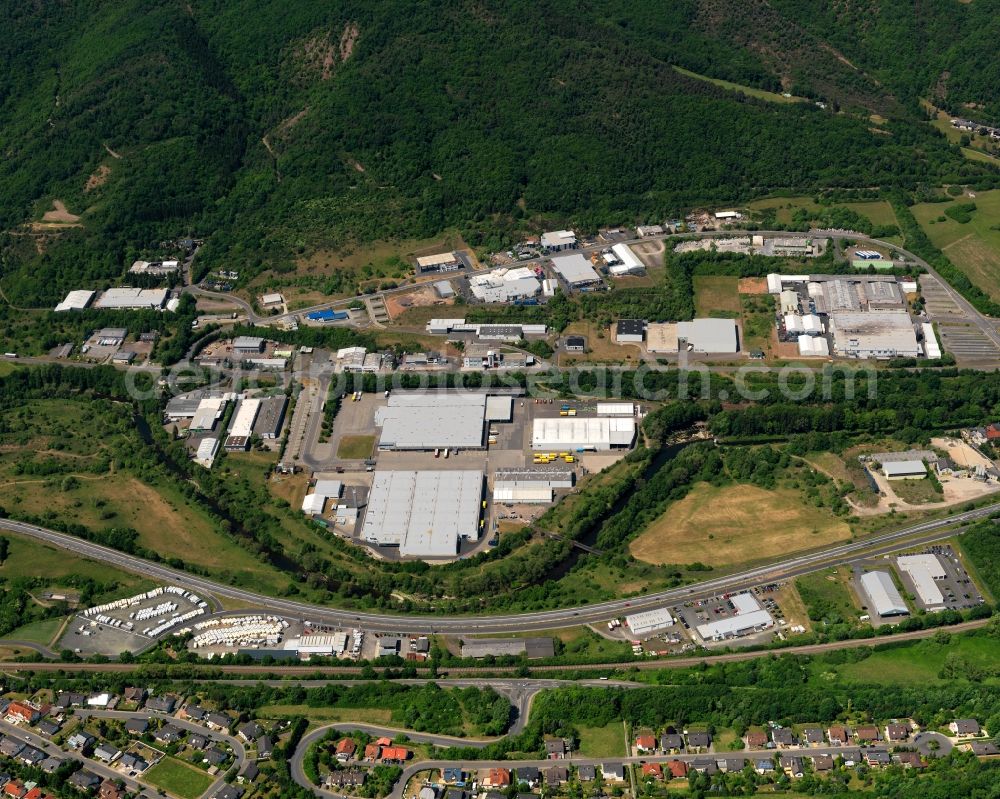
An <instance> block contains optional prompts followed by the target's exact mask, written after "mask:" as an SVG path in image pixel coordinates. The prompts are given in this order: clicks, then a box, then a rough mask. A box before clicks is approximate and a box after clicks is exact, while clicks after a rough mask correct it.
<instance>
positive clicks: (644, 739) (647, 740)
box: [635, 734, 656, 752]
mask: <svg viewBox="0 0 1000 799" xmlns="http://www.w3.org/2000/svg"><path fill="white" fill-rule="evenodd" d="M635 748H636V751H637V752H655V751H656V736H655V735H653V734H649V735H637V736H636V738H635Z"/></svg>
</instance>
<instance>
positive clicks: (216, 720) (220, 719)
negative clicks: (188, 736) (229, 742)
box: [205, 713, 233, 731]
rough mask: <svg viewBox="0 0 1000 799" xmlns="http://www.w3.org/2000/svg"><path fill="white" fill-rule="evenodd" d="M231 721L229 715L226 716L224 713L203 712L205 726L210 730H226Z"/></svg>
mask: <svg viewBox="0 0 1000 799" xmlns="http://www.w3.org/2000/svg"><path fill="white" fill-rule="evenodd" d="M232 723H233V719H232V717H231V716H227V715H226V714H225V713H206V714H205V726H206V727H208V728H209V729H210V730H220V731H221V730H228V729H229V725H230V724H232Z"/></svg>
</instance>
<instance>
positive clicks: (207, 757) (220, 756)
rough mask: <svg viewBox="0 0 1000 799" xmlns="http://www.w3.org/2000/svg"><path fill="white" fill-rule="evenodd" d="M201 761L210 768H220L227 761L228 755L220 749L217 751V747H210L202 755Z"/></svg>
mask: <svg viewBox="0 0 1000 799" xmlns="http://www.w3.org/2000/svg"><path fill="white" fill-rule="evenodd" d="M202 760H204V761H206V762H207V763H209V765H212V766H221V765H222V764H223V763H225V762H226V761H227V760H229V755H228V754H226V752H224V751H223V750H222V749H219V747H217V746H212V747H209V748H208V749H206V750H205V753H204V754H203V755H202Z"/></svg>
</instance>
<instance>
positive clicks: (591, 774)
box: [576, 765, 597, 782]
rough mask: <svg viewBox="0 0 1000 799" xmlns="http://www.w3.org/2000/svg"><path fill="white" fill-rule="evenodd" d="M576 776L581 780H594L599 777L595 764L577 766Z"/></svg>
mask: <svg viewBox="0 0 1000 799" xmlns="http://www.w3.org/2000/svg"><path fill="white" fill-rule="evenodd" d="M576 776H577V779H578V780H580V782H593V781H594V780H596V779H597V769H596V768H595V767H594V766H589V765H585V766H577V767H576Z"/></svg>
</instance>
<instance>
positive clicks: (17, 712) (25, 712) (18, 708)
mask: <svg viewBox="0 0 1000 799" xmlns="http://www.w3.org/2000/svg"><path fill="white" fill-rule="evenodd" d="M41 717H42V714H41V712H40V711H39V709H38V708H37V707H35V706H34V705H32V704H29V703H28V702H11V703H10V704H9V705H7V713H6V718H7V719H8V720H9V721H11V722H13V723H14V724H34V723H35V722H36V721H38V719H40V718H41Z"/></svg>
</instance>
